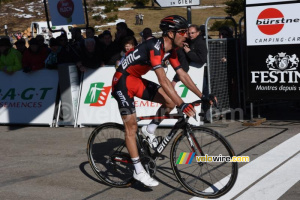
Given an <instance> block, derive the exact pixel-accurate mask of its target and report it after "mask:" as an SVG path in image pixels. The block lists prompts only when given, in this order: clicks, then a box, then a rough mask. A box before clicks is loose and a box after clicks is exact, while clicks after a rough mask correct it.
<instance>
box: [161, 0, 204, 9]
mask: <svg viewBox="0 0 300 200" xmlns="http://www.w3.org/2000/svg"><path fill="white" fill-rule="evenodd" d="M155 2H156V3H157V4H158V5H159V6H160V7H175V6H177V7H180V6H182V7H186V6H199V5H200V0H155Z"/></svg>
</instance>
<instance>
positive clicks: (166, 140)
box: [137, 113, 202, 160]
mask: <svg viewBox="0 0 300 200" xmlns="http://www.w3.org/2000/svg"><path fill="white" fill-rule="evenodd" d="M153 119H178V121H177V122H176V123H175V125H174V126H173V128H172V129H171V131H170V133H169V134H168V135H167V136H166V137H165V138H164V139H163V140H162V141H161V142H160V143H159V144H158V146H157V148H156V150H155V152H154V153H153V154H152V156H151V157H152V159H154V160H155V159H156V158H157V157H158V156H159V155H161V154H162V152H163V151H164V150H165V148H166V147H167V146H168V144H169V143H170V141H171V140H172V139H173V137H174V136H175V135H176V133H177V131H178V130H179V129H181V128H182V129H184V131H185V132H186V134H187V135H188V136H189V135H190V132H191V131H190V130H191V125H190V124H189V123H188V122H187V121H188V118H185V117H184V115H183V114H179V113H177V114H169V115H164V116H143V117H138V118H137V121H141V120H153ZM138 137H139V136H138ZM139 138H140V137H139ZM138 141H139V143H140V144H138V145H141V146H142V147H143V144H142V143H141V141H140V139H139V140H138ZM194 142H195V141H194ZM190 145H191V148H192V149H193V151H195V148H194V144H193V142H192V141H190ZM196 146H197V148H198V150H199V152H200V153H202V150H201V148H200V146H199V144H197V143H196Z"/></svg>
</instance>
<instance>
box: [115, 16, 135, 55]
mask: <svg viewBox="0 0 300 200" xmlns="http://www.w3.org/2000/svg"><path fill="white" fill-rule="evenodd" d="M127 36H134V32H133V31H132V30H131V29H129V28H128V27H127V24H126V23H125V22H119V23H118V24H117V32H116V35H115V40H114V43H115V44H116V46H117V48H118V50H119V52H121V51H122V49H123V44H122V41H123V40H124V38H125V37H127ZM135 41H136V39H135ZM136 43H137V42H136Z"/></svg>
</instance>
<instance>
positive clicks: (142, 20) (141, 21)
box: [139, 13, 144, 25]
mask: <svg viewBox="0 0 300 200" xmlns="http://www.w3.org/2000/svg"><path fill="white" fill-rule="evenodd" d="M139 18H140V25H143V24H144V15H143V14H142V13H140V15H139Z"/></svg>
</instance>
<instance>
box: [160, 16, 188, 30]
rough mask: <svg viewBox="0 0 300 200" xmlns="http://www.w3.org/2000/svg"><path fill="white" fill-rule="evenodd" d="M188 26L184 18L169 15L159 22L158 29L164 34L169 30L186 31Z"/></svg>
mask: <svg viewBox="0 0 300 200" xmlns="http://www.w3.org/2000/svg"><path fill="white" fill-rule="evenodd" d="M188 26H189V25H188V22H187V20H186V19H185V18H184V17H181V16H179V15H170V16H168V17H165V18H163V19H162V20H161V21H160V25H159V28H160V29H161V30H162V31H163V32H164V33H166V32H167V31H170V30H174V31H176V30H179V29H187V28H188Z"/></svg>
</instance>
